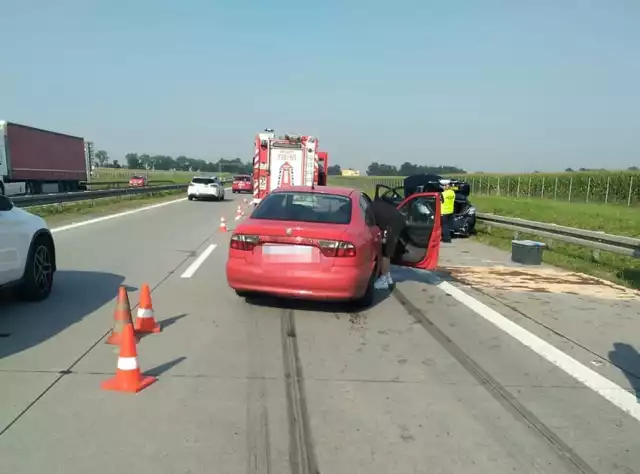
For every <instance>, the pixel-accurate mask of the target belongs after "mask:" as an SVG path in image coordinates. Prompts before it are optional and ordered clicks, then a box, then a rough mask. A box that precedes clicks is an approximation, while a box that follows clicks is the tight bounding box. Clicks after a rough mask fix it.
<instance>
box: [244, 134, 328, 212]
mask: <svg viewBox="0 0 640 474" xmlns="http://www.w3.org/2000/svg"><path fill="white" fill-rule="evenodd" d="M325 159H326V157H325ZM318 160H319V156H318V139H317V138H316V137H312V136H307V135H292V134H285V135H281V136H278V135H276V134H275V133H274V132H273V130H268V129H267V130H265V131H264V132H261V133H259V134H258V135H257V136H256V141H255V151H254V155H253V204H254V205H257V204H258V203H260V201H262V199H264V197H265V196H266V195H267V194H268V193H269V192H270V191H273V190H274V189H278V188H284V187H289V186H318V185H326V177H324V178H323V177H322V174H323V173H322V172H321V171H320V170H319V164H318ZM324 174H325V175H326V173H324ZM323 179H324V183H322V181H323Z"/></svg>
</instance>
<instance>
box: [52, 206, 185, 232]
mask: <svg viewBox="0 0 640 474" xmlns="http://www.w3.org/2000/svg"><path fill="white" fill-rule="evenodd" d="M186 200H187V198H180V199H174V200H173V201H165V202H161V203H158V204H152V205H150V206H144V207H137V208H135V209H131V210H130V211H124V212H118V213H117V214H109V215H108V216H102V217H96V218H95V219H87V220H86V221H81V222H74V223H73V224H68V225H63V226H61V227H55V228H53V229H51V232H52V233H56V232H62V231H64V230H71V229H76V228H78V227H82V226H85V225H90V224H97V223H98V222H102V221H108V220H109V219H115V218H117V217H124V216H129V215H131V214H135V213H137V212H142V211H148V210H149V209H155V208H157V207H163V206H168V205H169V204H175V203H176V202H182V201H186Z"/></svg>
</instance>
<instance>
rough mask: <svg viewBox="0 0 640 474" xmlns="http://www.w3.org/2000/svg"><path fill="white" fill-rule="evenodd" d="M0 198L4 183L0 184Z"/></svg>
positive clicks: (2, 194)
mask: <svg viewBox="0 0 640 474" xmlns="http://www.w3.org/2000/svg"><path fill="white" fill-rule="evenodd" d="M0 196H4V183H0Z"/></svg>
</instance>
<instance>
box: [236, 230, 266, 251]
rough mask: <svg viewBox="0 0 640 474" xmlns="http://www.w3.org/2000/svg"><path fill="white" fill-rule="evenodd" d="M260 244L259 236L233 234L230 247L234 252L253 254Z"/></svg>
mask: <svg viewBox="0 0 640 474" xmlns="http://www.w3.org/2000/svg"><path fill="white" fill-rule="evenodd" d="M258 242H260V237H259V236H257V235H244V234H233V235H232V236H231V243H230V247H231V248H232V249H234V250H244V251H247V252H251V251H252V250H253V249H254V248H255V246H256V245H258Z"/></svg>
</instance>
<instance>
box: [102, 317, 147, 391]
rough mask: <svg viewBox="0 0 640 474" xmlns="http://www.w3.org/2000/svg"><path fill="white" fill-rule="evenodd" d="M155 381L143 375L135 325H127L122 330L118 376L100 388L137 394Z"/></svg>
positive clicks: (105, 382) (103, 383)
mask: <svg viewBox="0 0 640 474" xmlns="http://www.w3.org/2000/svg"><path fill="white" fill-rule="evenodd" d="M155 381H156V378H155V377H151V376H148V375H142V374H141V373H140V367H139V366H138V353H137V351H136V338H135V336H134V333H133V324H131V323H127V324H125V326H124V329H123V330H122V342H121V344H120V355H119V357H118V367H117V368H116V375H115V377H112V378H110V379H109V380H105V381H104V382H102V383H101V384H100V386H101V387H102V389H103V390H115V391H117V392H128V393H137V392H139V391H140V390H142V389H144V388H146V387H148V386H149V385H151V384H152V383H153V382H155Z"/></svg>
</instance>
